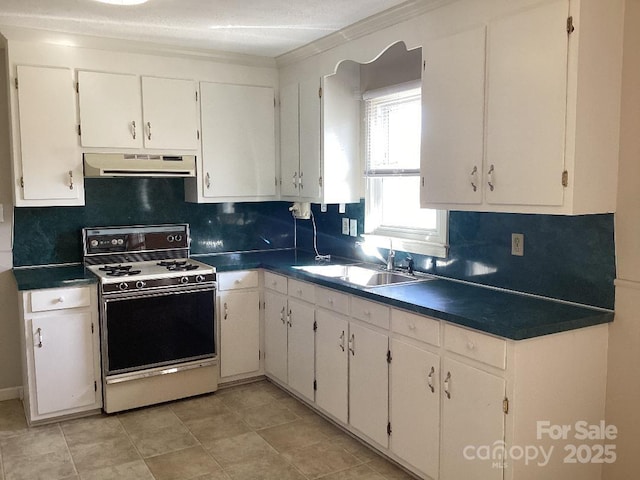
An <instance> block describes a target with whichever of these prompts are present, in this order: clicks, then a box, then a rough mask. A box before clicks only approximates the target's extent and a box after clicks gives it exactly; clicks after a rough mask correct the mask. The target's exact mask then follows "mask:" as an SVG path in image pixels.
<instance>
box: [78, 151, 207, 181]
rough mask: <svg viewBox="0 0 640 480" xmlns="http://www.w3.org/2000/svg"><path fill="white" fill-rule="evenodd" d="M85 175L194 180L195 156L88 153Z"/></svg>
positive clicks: (85, 161)
mask: <svg viewBox="0 0 640 480" xmlns="http://www.w3.org/2000/svg"><path fill="white" fill-rule="evenodd" d="M84 176H85V177H88V178H91V177H94V178H95V177H195V176H196V157H195V155H157V154H153V155H151V154H136V153H85V154H84Z"/></svg>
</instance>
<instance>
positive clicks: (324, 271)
mask: <svg viewBox="0 0 640 480" xmlns="http://www.w3.org/2000/svg"><path fill="white" fill-rule="evenodd" d="M294 268H296V269H298V270H302V271H303V272H307V273H312V274H314V275H320V276H322V277H328V278H335V279H336V280H341V281H343V282H346V283H351V284H353V285H358V286H361V287H381V286H385V285H396V284H400V283H410V282H419V281H421V280H424V279H422V278H416V277H414V276H412V275H407V274H404V273H398V272H387V271H381V270H377V269H375V268H370V267H363V266H360V265H309V266H304V267H294Z"/></svg>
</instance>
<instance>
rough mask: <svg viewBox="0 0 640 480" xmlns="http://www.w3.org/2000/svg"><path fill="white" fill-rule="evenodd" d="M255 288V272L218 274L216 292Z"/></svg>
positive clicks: (242, 271)
mask: <svg viewBox="0 0 640 480" xmlns="http://www.w3.org/2000/svg"><path fill="white" fill-rule="evenodd" d="M257 286H258V272H257V271H256V270H241V271H239V272H224V273H218V290H237V289H239V288H256V287H257Z"/></svg>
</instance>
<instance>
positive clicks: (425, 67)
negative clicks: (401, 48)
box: [422, 60, 427, 70]
mask: <svg viewBox="0 0 640 480" xmlns="http://www.w3.org/2000/svg"><path fill="white" fill-rule="evenodd" d="M426 69H427V61H426V60H423V61H422V70H426Z"/></svg>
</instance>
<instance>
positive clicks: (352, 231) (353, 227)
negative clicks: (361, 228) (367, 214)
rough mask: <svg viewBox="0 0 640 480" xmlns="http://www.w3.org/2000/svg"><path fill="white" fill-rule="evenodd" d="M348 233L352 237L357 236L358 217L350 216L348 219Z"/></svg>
mask: <svg viewBox="0 0 640 480" xmlns="http://www.w3.org/2000/svg"><path fill="white" fill-rule="evenodd" d="M349 235H351V236H352V237H357V236H358V219H357V218H352V219H351V220H349Z"/></svg>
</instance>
